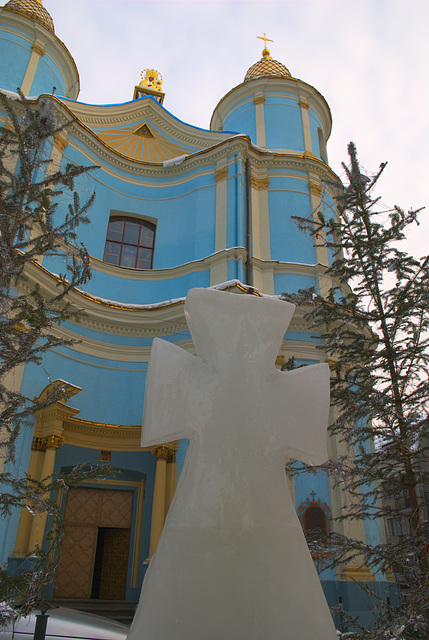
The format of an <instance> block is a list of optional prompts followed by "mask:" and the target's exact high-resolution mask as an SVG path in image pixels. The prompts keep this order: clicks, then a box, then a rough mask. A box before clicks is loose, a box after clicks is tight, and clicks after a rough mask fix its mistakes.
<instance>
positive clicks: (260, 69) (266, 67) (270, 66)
mask: <svg viewBox="0 0 429 640" xmlns="http://www.w3.org/2000/svg"><path fill="white" fill-rule="evenodd" d="M260 76H276V77H278V78H291V77H292V75H291V72H290V71H289V69H287V68H286V67H285V65H284V64H282V63H281V62H278V61H277V60H273V59H272V57H271V56H270V52H269V51H268V49H267V48H265V49H264V50H263V52H262V58H261V59H260V60H259V61H258V62H256V63H255V64H252V66H251V67H250V69H249V70H248V71H247V73H246V75H245V76H244V82H247V81H248V80H253V79H254V78H259V77H260Z"/></svg>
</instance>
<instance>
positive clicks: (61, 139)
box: [54, 132, 69, 153]
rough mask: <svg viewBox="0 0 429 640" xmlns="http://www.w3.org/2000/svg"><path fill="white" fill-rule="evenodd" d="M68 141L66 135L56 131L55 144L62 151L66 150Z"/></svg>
mask: <svg viewBox="0 0 429 640" xmlns="http://www.w3.org/2000/svg"><path fill="white" fill-rule="evenodd" d="M68 143H69V141H68V137H67V136H66V135H64V134H63V133H60V132H57V133H54V144H55V145H56V146H57V147H58V149H59V150H60V151H61V153H62V152H63V151H64V149H65V148H66V146H67V145H68Z"/></svg>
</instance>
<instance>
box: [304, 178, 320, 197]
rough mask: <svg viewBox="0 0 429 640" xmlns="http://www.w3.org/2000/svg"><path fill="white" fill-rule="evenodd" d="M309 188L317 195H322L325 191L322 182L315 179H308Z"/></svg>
mask: <svg viewBox="0 0 429 640" xmlns="http://www.w3.org/2000/svg"><path fill="white" fill-rule="evenodd" d="M308 188H309V189H310V193H312V194H313V195H315V196H321V195H322V191H323V185H322V183H321V182H314V181H313V180H309V181H308Z"/></svg>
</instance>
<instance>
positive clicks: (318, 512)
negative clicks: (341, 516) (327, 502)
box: [304, 507, 326, 533]
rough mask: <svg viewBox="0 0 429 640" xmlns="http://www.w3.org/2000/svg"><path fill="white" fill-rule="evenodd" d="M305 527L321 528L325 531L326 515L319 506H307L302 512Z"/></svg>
mask: <svg viewBox="0 0 429 640" xmlns="http://www.w3.org/2000/svg"><path fill="white" fill-rule="evenodd" d="M304 526H305V529H322V531H325V533H326V517H325V514H324V512H323V509H320V507H309V508H308V509H307V510H306V512H305V514H304Z"/></svg>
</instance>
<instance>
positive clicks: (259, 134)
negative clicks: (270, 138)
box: [253, 93, 266, 147]
mask: <svg viewBox="0 0 429 640" xmlns="http://www.w3.org/2000/svg"><path fill="white" fill-rule="evenodd" d="M253 102H254V104H255V112H256V144H257V145H258V146H259V147H265V144H266V143H265V111H264V102H265V96H264V95H263V94H262V93H260V94H258V95H256V96H255V97H254V98H253Z"/></svg>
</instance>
